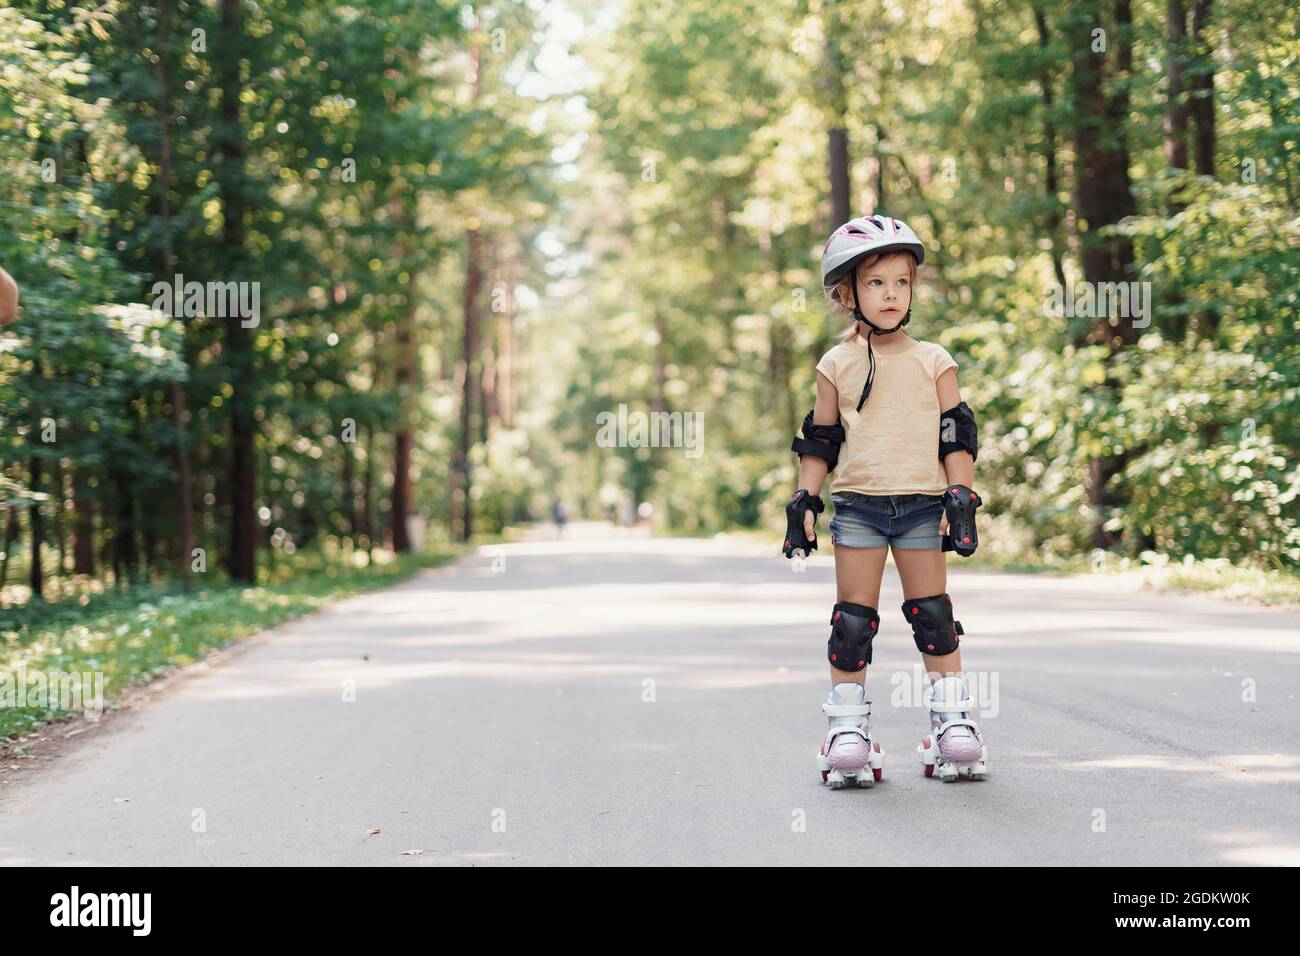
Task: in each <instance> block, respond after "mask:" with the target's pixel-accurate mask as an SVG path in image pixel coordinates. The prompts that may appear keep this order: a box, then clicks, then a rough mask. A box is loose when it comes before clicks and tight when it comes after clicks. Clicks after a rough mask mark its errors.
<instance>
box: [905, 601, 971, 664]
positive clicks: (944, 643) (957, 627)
mask: <svg viewBox="0 0 1300 956" xmlns="http://www.w3.org/2000/svg"><path fill="white" fill-rule="evenodd" d="M903 617H905V618H907V623H909V624H911V625H912V637H913V638H914V639H915V640H916V649H917V650H918V651H920V652H921V653H922V654H934V655H936V656H939V657H942V656H943V655H944V654H951V653H952V652H953V651H955V650H957V645H958V644H959V643H960V642H961V638H960V637H958V635H959V634H965V633H966V632H965V631H964V630H962V626H961V621H954V620H953V619H952V598H950V597H949V596H948V595H947V594H936V595H935V596H934V597H927V598H913V599H912V600H910V601H904V602H903Z"/></svg>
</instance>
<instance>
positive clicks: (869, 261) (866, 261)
mask: <svg viewBox="0 0 1300 956" xmlns="http://www.w3.org/2000/svg"><path fill="white" fill-rule="evenodd" d="M898 256H905V257H906V258H907V263H908V268H909V270H910V271H909V273H908V275H909V277H910V281H911V283H912V286H913V289H912V295H916V288H915V286H916V256H914V255H912V254H911V253H910V252H907V251H906V250H904V249H898V250H896V251H894V252H886V253H883V254H880V255H874V256H867V257H865V258H863V259H862V260H860V261H859V262H858V268H860V269H862V268H866V269H870V268H871V267H872V266H874V265H876V264H877V263H879V262H887V261H889V260H890V259H894V258H897V257H898ZM853 277H854V274H853V272H850V273H849V274H848V275H846V276H845V277H844V278H843V279H841V280H840V283H839V285H837V286H835V289H839V290H841V291H843V292H844V293H845V295H847V296H848V297H849V298H850V299H852V296H853V289H852V288H851V287H850V286H849V283H850V282H852V281H853ZM835 289H832V290H831V291H832V292H834V291H835ZM831 308H832V309H834V310H835V311H836V312H843V313H845V314H846V315H852V309H850V308H849V307H848V306H846V305H845V304H844V303H843V302H842V301H840V299H839V297H837V296H834V295H832V296H831ZM857 331H858V321H857V319H854V320H853V322H852V323H851V324H850V325H849V327H848V328H847V329H845V330H844V331H843V332H841V333H840V334H839V335H838V336H836V337H835V344H836V345H839V344H840V343H841V342H847V341H848V340H849V339H851V338H853V335H854V333H856V332H857Z"/></svg>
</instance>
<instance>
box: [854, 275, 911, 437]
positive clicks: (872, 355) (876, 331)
mask: <svg viewBox="0 0 1300 956" xmlns="http://www.w3.org/2000/svg"><path fill="white" fill-rule="evenodd" d="M851 284H852V286H853V317H854V318H855V319H857V320H858V321H859V322H865V323H866V324H867V325H869V326H871V331H870V332H868V333H867V358H868V359H869V360H870V361H871V368H870V369H869V370H868V371H867V383H866V384H865V385H863V386H862V397H861V398H860V399H858V411H862V406H863V405H865V404H866V401H867V396H868V395H870V394H871V386H872V384H874V383H875V380H876V352H875V350H874V349H873V348H872V347H871V337H872V336H873V335H889V334H890V333H892V332H897V331H898V330H899V329H901V328H902V327H903V326H905V325H907V323H908V322H910V321H911V319H912V303H911V302H910V301H909V302H908V304H907V314H906V315H904V316H903V320H902V321H901V322H899V323H898V324H897V325H896V326H894V327H893V328H892V329H882V328H881V327H880V326H878V325H876V324H875V323H874V322H872V321H871V320H870V319H868V318H867V317H866V316H865V315H863V314H862V309H861V308H859V307H858V267H857V266H854V267H853V281H852V283H851Z"/></svg>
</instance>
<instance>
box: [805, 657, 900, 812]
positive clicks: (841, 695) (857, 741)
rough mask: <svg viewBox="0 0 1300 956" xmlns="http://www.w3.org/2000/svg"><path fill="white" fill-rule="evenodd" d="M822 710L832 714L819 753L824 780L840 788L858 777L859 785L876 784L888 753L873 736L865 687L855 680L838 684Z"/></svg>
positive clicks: (833, 786)
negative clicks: (882, 750)
mask: <svg viewBox="0 0 1300 956" xmlns="http://www.w3.org/2000/svg"><path fill="white" fill-rule="evenodd" d="M822 710H823V711H824V712H825V714H826V716H827V717H828V718H830V730H828V731H827V732H826V739H825V740H824V741H822V749H821V751H820V752H819V753H818V754H817V769H818V770H820V771H821V772H822V783H825V784H828V785H829V786H830V788H831V789H832V790H838V789H840V787H842V786H844V782H845V781H846V780H853V781H856V782H857V784H858V786H859V787H870V786H873V785H874V784H875V782H876V781H877V780H879V779H880V777H881V775H882V774H883V773H884V769H885V755H884V753H882V752H881V750H880V744H879V743H877V742H876V741H874V740H872V739H871V725H870V719H869V718H870V717H871V701H869V700H867V691H866V688H865V687H863V686H862V685H861V684H859V683H857V682H856V681H845V682H843V683H840V684H836V685H835V689H834V690H832V691H831V693H830V696H829V697H827V698H826V703H824V704H822Z"/></svg>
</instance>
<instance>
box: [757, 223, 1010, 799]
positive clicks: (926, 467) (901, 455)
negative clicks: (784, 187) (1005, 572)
mask: <svg viewBox="0 0 1300 956" xmlns="http://www.w3.org/2000/svg"><path fill="white" fill-rule="evenodd" d="M924 261H925V247H924V246H923V245H921V242H920V240H918V239H917V237H916V234H915V233H913V232H912V230H911V229H909V228H908V227H907V226H906V225H905V224H904V223H902V222H900V221H899V220H897V219H892V218H889V217H886V216H865V217H859V218H857V219H852V220H850V221H849V222H847V223H845V224H844V225H843V226H841V227H840V228H838V229H836V230H835V232H833V233H832V234H831V237H830V239H829V240H827V242H826V246H825V248H824V249H823V250H822V286H823V288H824V290H825V292H826V295H827V297H828V298H829V299H830V300H831V302H832V304H833V305H834V306H836V307H838V308H841V309H843V310H844V311H845V312H847V313H851V314H852V316H853V318H854V322H853V325H852V326H850V327H849V328H848V329H846V330H845V332H844V334H843V335H841V336H840V338H839V341H838V344H837V345H836V346H835V347H834V348H832V349H831V350H830V351H829V352H827V353H826V354H825V355H823V356H822V358H821V361H819V362H818V363H817V403H816V405H815V407H814V408H813V410H812V411H810V412H809V413H808V415H807V417H806V418H805V419H804V423H803V437H802V438H798V437H796V438H795V440H794V444H793V445H792V446H791V450H793V451H795V452H798V453H799V488H798V490H796V491H795V493H794V495H793V497H792V498H791V499H790V503H789V504H788V505H787V506H786V517H787V532H786V540H785V545H784V547H783V549H782V552H783V553H784V554H785V556H786V557H787V558H789V557H792V556H793V554H794V553H795V552H796V551H799V552H802V554H803V555H807V554H809V553H810V552H811V551H813V550H815V549H816V548H817V538H816V532H815V525H816V521H817V515H818V514H820V513H821V512H822V511H823V509H824V507H825V506H824V504H823V503H822V499H821V497H820V492H821V487H822V482H823V481H824V480H825V478H826V475H827V474H828V473H831V474H832V476H833V477H832V480H831V502H832V503H833V504H834V505H835V516H834V517H833V518H832V519H831V523H830V531H831V543H832V544H833V545H834V546H835V586H836V591H837V592H838V594H837V597H838V600H837V602H836V604H835V607H834V608H833V610H832V612H831V620H830V623H831V637H830V640H829V642H828V646H827V658H828V659H829V661H830V673H831V685H832V689H831V692H830V696H829V697H828V698H827V700H826V703H825V704H823V705H822V710H823V711H825V713H826V715H827V716H828V718H829V719H830V729H829V731H828V732H827V734H826V738H825V740H824V742H823V743H822V747H821V752H820V753H819V754H818V757H817V760H818V767H819V769H820V770H821V774H822V781H823V782H824V783H827V784H829V785H830V786H831V787H833V788H835V789H838V788H839V787H841V786H843V784H844V781H845V780H846V779H850V780H852V779H856V781H857V783H858V785H859V786H863V787H870V786H871V785H872V784H873V783H874V782H875V781H876V780H879V779H880V777H881V773H882V771H883V768H884V754H883V753H882V751H881V749H880V744H879V743H878V742H877V741H874V740H872V739H871V733H870V724H869V717H870V715H871V701H870V700H868V699H867V696H866V675H867V665H869V664H870V663H871V641H872V638H874V637H875V635H876V630H877V628H878V626H879V623H880V615H879V614H878V613H877V612H876V605H877V604H878V603H879V600H880V581H881V577H882V575H883V574H884V569H885V552H886V549H887V548H893V552H894V562H895V564H897V566H898V574H899V577H900V578H901V580H902V584H903V596H904V597H905V598H906V600H904V602H903V606H902V611H903V617H904V618H906V620H907V623H908V624H909V625H910V626H911V628H912V636H913V638H914V639H915V641H916V647H917V650H919V651H920V652H921V660H922V661H923V662H924V664H925V669H926V674H927V677H928V679H929V680H930V682H931V683H930V685H929V686H928V687H927V688H926V694H925V697H926V704H927V706H928V707H929V710H930V726H931V732H930V735H929V736H927V737H925V739H924V740H923V741H922V742H921V744H920V745H919V746H918V747H917V752H918V753H919V754H920V756H921V764H922V768H923V770H924V772H925V775H926V776H927V777H929V776H932V775H933V774H934V772H935V768H936V767H937V768H938V771H939V776H940V778H941V779H943V780H945V781H952V780H956V779H957V777H958V775H966V776H969V777H971V778H973V779H976V780H982V779H984V777H985V776H986V774H987V772H988V771H987V767H986V760H987V757H988V752H987V749H986V748H985V746H984V741H983V737H982V735H981V734H980V730H979V727H978V726H977V725H976V723H975V721H973V720H971V719H970V718H969V717H968V711H970V710H973V709H974V702H973V701H972V700H971V699H970V697H969V695H968V692H967V689H966V682H965V680H963V678H962V677H961V675H960V671H961V651H960V650H958V647H957V645H958V642H959V640H960V637H959V635H961V634H964V633H965V631H964V630H963V629H962V626H961V624H960V622H956V621H954V620H953V611H952V599H951V598H950V597H949V596H948V594H947V592H946V588H947V565H946V562H945V559H944V551H949V550H953V551H956V552H957V553H958V554H960V555H962V556H969V555H971V554H973V553H974V552H975V548H976V546H977V544H978V539H977V537H976V534H975V509H976V508H978V507H979V505H980V504H981V500H980V497H979V495H978V494H976V493H975V492H974V490H972V489H971V487H970V486H971V483H972V482H973V481H974V464H975V457H976V454H977V452H978V446H977V436H976V428H975V417H974V414H973V413H972V412H971V410H970V407H969V406H967V404H966V403H965V402H963V401H962V400H961V395H960V394H959V392H958V391H957V372H956V368H957V363H956V362H955V361H953V359H952V356H951V355H949V354H948V352H947V350H946V349H944V348H943V346H941V345H936V344H934V343H930V342H920V341H917V340H916V339H913V338H911V337H909V336H908V334H907V333H906V332H905V331H903V326H905V325H907V323H908V321H909V320H910V319H911V315H912V289H913V287H914V285H915V283H916V271H917V267H918V266H920V265H921V264H922V263H923V262H924ZM876 336H879V337H880V340H881V344H880V346H879V347H876V346H875V345H874V344H873V341H872V340H873V338H874V337H876ZM945 532H947V533H946V534H945Z"/></svg>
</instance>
